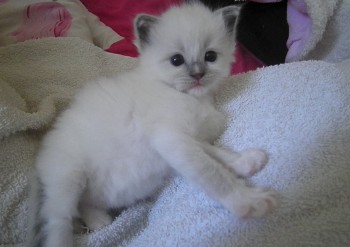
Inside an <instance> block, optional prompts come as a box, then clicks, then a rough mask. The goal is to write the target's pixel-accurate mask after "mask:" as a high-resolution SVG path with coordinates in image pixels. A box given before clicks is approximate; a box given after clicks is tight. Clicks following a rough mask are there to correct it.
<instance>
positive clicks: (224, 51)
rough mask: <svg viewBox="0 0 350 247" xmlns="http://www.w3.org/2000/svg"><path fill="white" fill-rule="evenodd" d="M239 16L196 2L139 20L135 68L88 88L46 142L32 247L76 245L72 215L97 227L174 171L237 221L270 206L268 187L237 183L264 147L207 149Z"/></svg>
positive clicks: (216, 128)
mask: <svg viewBox="0 0 350 247" xmlns="http://www.w3.org/2000/svg"><path fill="white" fill-rule="evenodd" d="M238 12H239V11H238V9H237V8H236V7H233V6H231V7H226V8H223V9H219V10H216V11H214V12H213V11H211V10H209V9H207V8H206V7H204V6H203V5H200V4H198V3H197V4H196V3H192V4H186V5H182V6H177V7H173V8H171V9H170V10H169V11H167V12H166V13H164V14H163V15H162V16H160V17H155V16H150V15H139V16H137V17H136V18H135V21H134V27H135V36H136V41H135V43H136V45H137V47H138V49H139V52H140V59H139V61H140V63H139V66H138V67H137V68H136V69H134V70H133V71H131V72H127V73H124V74H121V75H118V76H117V77H115V78H112V79H99V80H97V81H95V82H93V83H90V84H88V85H87V86H86V87H84V88H83V89H82V90H81V91H80V92H79V93H78V94H77V96H76V98H75V100H74V101H73V102H72V104H71V106H70V107H69V109H67V110H66V111H65V112H64V113H63V114H62V115H61V116H60V117H59V118H58V120H57V122H56V124H55V128H54V129H53V130H52V131H51V132H49V133H48V135H47V136H46V137H45V139H44V141H43V147H42V150H41V152H40V153H39V155H38V159H37V166H36V168H37V175H36V176H37V183H36V187H37V189H36V190H35V191H36V192H37V195H36V204H37V212H36V213H35V214H33V216H32V218H33V219H34V218H35V223H34V224H32V225H33V227H32V228H33V234H32V235H30V236H29V242H28V244H29V246H37V245H38V244H41V245H42V246H50V247H53V246H57V247H62V246H73V245H74V244H73V231H72V228H73V227H72V219H73V218H76V217H80V218H82V220H83V221H84V222H85V223H86V225H87V226H88V227H89V229H91V230H97V229H100V228H102V227H104V226H105V225H108V224H110V223H111V222H112V220H113V219H112V218H111V216H110V215H109V214H107V210H108V209H110V208H118V207H124V206H128V205H130V204H132V203H134V202H136V201H137V200H140V199H143V198H145V197H147V196H149V195H151V194H152V193H153V192H154V191H155V190H156V189H157V188H158V187H159V186H160V185H161V184H162V182H163V180H164V178H165V177H166V176H167V175H168V174H170V173H171V172H173V171H175V172H177V173H178V174H180V175H182V176H184V177H185V178H187V179H188V180H189V181H192V182H193V183H195V184H197V185H199V186H200V187H201V188H203V189H204V190H205V191H206V192H207V193H208V194H209V195H210V196H212V197H213V198H215V199H217V200H218V201H219V202H221V203H222V204H223V205H224V206H225V207H226V208H227V209H229V210H230V211H231V212H232V213H233V214H235V215H237V216H238V217H243V218H249V217H259V216H262V215H264V214H266V213H268V212H269V211H270V210H271V209H272V208H273V207H274V206H275V204H276V201H275V199H274V194H273V193H272V192H271V191H266V190H262V189H259V188H251V187H247V186H246V185H245V184H244V183H243V180H242V179H239V178H237V177H238V176H243V177H247V176H252V175H253V174H255V173H256V172H258V171H259V170H260V169H261V168H262V167H263V166H264V165H265V164H266V163H267V156H266V154H265V153H264V152H263V151H260V150H257V149H251V150H247V151H245V152H242V153H234V152H231V151H229V150H226V149H223V148H219V147H215V146H213V141H214V140H215V139H216V138H217V137H218V136H219V135H220V133H221V132H222V131H223V129H224V126H225V118H224V116H223V114H222V113H221V112H219V111H217V110H216V109H215V108H214V105H213V93H214V92H215V90H216V88H217V87H218V86H219V85H220V83H221V82H222V81H223V79H224V78H226V77H227V76H228V75H229V72H230V66H231V62H232V61H233V52H234V43H235V22H236V19H237V16H238ZM33 197H34V200H35V195H34V196H33Z"/></svg>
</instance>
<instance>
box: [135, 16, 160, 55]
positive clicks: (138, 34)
mask: <svg viewBox="0 0 350 247" xmlns="http://www.w3.org/2000/svg"><path fill="white" fill-rule="evenodd" d="M157 22H158V18H157V17H155V16H153V15H146V14H141V15H138V16H136V18H135V20H134V32H135V45H136V47H137V49H138V50H139V52H140V51H141V50H142V49H143V48H145V46H147V45H148V44H149V43H150V32H151V29H152V27H153V26H154V24H156V23H157Z"/></svg>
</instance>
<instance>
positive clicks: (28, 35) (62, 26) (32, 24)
mask: <svg viewBox="0 0 350 247" xmlns="http://www.w3.org/2000/svg"><path fill="white" fill-rule="evenodd" d="M71 23H72V16H71V15H70V13H69V11H68V10H67V9H66V8H65V7H64V6H63V5H62V4H60V3H56V2H43V3H35V4H31V5H28V6H27V7H26V8H25V9H24V11H23V21H22V25H21V26H20V28H19V29H18V30H17V31H15V32H13V33H12V35H13V36H15V37H16V39H17V40H18V41H25V40H28V39H39V38H46V37H61V36H66V35H67V31H68V30H69V28H70V26H71Z"/></svg>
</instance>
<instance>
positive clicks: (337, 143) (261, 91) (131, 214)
mask: <svg viewBox="0 0 350 247" xmlns="http://www.w3.org/2000/svg"><path fill="white" fill-rule="evenodd" d="M3 2H5V4H9V3H10V2H11V0H8V2H7V3H6V1H1V3H0V4H4V3H3ZM58 2H59V1H58ZM310 2H311V0H310V1H306V0H305V4H306V7H307V11H309V10H310V8H314V7H312V6H316V4H314V3H313V4H310ZM313 2H317V1H313ZM318 2H319V5H318V6H317V7H318V9H319V10H322V8H328V5H326V4H323V3H324V2H323V1H318ZM2 10H3V9H2V8H1V6H0V13H3V12H1V11H2ZM349 10H350V6H349V4H348V2H347V1H345V0H344V1H336V2H334V8H332V11H331V10H329V11H318V12H317V11H312V12H308V13H309V17H310V18H311V20H313V22H312V24H313V26H312V27H311V30H312V32H311V34H310V35H311V36H309V37H311V38H310V40H311V39H312V40H318V41H317V42H316V41H315V44H313V45H312V46H302V47H301V48H302V49H300V50H299V52H300V53H298V54H299V55H300V54H302V55H301V56H302V57H303V58H305V59H306V58H315V57H317V58H318V60H310V61H296V62H292V63H287V64H282V65H278V66H269V67H264V68H260V69H257V70H254V71H250V72H247V73H243V74H239V75H235V76H233V77H230V78H228V79H227V81H226V82H225V84H224V85H223V86H222V88H221V89H220V91H219V93H218V95H217V106H218V108H219V109H220V110H222V111H223V112H224V113H225V114H226V115H227V120H228V124H227V128H226V130H225V132H224V133H223V135H222V136H221V137H220V138H219V139H218V140H217V142H216V145H219V146H225V147H227V148H230V149H234V150H238V151H239V150H243V149H245V148H249V147H260V148H263V149H265V150H267V151H268V153H269V155H270V162H269V164H268V165H267V166H266V168H264V169H263V170H262V171H261V172H260V173H258V174H257V175H256V176H254V177H252V178H251V179H249V180H248V181H247V182H248V183H251V184H258V185H260V186H265V187H271V188H273V189H274V190H276V191H277V192H278V193H279V197H280V198H279V202H280V205H279V207H278V208H277V210H276V211H275V212H274V213H273V214H271V215H269V216H268V217H265V218H261V219H256V220H249V221H245V220H239V219H237V218H235V217H234V216H232V215H231V214H230V213H229V212H228V211H227V210H226V209H224V208H223V207H221V206H220V204H218V203H216V202H215V201H213V200H211V199H210V198H209V197H208V196H207V195H206V194H205V193H204V192H203V191H202V190H201V189H200V188H198V187H196V186H195V185H193V184H191V183H189V182H188V181H186V180H184V179H183V178H181V177H173V178H170V179H169V180H167V181H166V182H165V183H164V186H163V187H162V188H161V189H160V190H159V191H158V192H157V193H156V194H155V195H153V196H152V197H151V198H149V199H147V200H144V201H140V202H139V203H136V204H135V205H133V206H131V207H129V208H126V209H123V210H121V212H119V214H118V215H116V218H115V220H114V221H113V223H112V224H111V225H109V226H106V227H105V228H103V229H101V230H99V231H96V232H92V233H88V234H87V233H84V234H80V235H79V234H78V235H76V241H77V244H78V246H101V247H102V246H103V247H104V246H220V247H221V246H264V247H265V246H267V247H268V246H271V247H272V246H273V247H279V246H281V247H282V246H283V247H293V246H318V247H319V246H320V247H323V246H324V247H329V246H331V247H332V246H334V247H339V246H340V247H342V246H344V247H345V246H349V245H350V235H349V229H350V213H349V205H350V198H349V196H348V195H349V194H350V153H349V150H350V106H349V102H350V86H349V81H350V72H349V71H350V70H349V68H350V56H348V54H349V52H350V48H349V46H347V44H348V43H347V42H348V39H346V38H345V37H346V35H349V33H350V32H346V30H347V29H348V27H347V25H345V24H344V23H343V21H346V20H348V19H347V18H348V17H346V15H345V13H348V11H349ZM325 13H326V14H325ZM321 14H322V16H318V15H321ZM323 15H326V16H323ZM342 17H344V18H345V19H342ZM322 18H323V19H322ZM321 19H322V20H325V21H319V22H317V20H321ZM3 20H4V19H3V18H0V23H1V21H3ZM339 25H340V26H339ZM316 28H320V29H322V30H323V31H320V32H321V33H322V34H321V35H320V36H318V37H317V38H315V37H313V35H314V34H315V35H316V34H317V35H318V32H316V31H313V30H314V29H316ZM0 30H2V29H0ZM338 32H340V33H339V35H335V36H334V35H333V36H332V35H329V33H330V34H336V33H338ZM343 32H344V34H343ZM1 37H3V36H1ZM331 37H333V40H331ZM310 47H311V48H310ZM322 47H323V48H324V47H327V49H323V50H322V49H321V48H322ZM104 50H105V47H102V46H97V45H96V44H95V43H94V42H93V41H92V40H91V39H84V38H83V37H77V36H74V35H72V36H71V35H67V36H65V37H49V38H42V39H30V40H26V41H24V42H17V41H16V42H13V43H11V44H2V45H1V47H0V171H1V172H0V212H1V213H0V246H4V247H10V246H23V241H24V237H25V233H26V230H27V228H26V227H27V214H28V212H27V210H28V209H27V204H28V177H27V175H28V172H29V171H30V170H31V169H32V168H33V165H34V161H35V156H36V153H37V151H38V148H39V147H40V140H41V137H42V136H43V135H44V134H45V132H46V131H47V130H48V129H49V128H50V126H51V124H52V123H53V121H54V120H55V117H56V116H57V115H58V114H59V112H60V111H62V110H63V109H65V108H66V106H67V105H68V104H69V102H70V100H71V98H72V97H73V95H74V93H75V92H76V90H78V89H79V88H80V87H81V86H82V85H84V84H85V83H86V82H87V81H90V80H93V79H95V78H96V77H99V76H111V75H114V74H117V73H121V72H123V71H125V70H128V69H131V68H133V67H134V66H135V64H136V63H137V61H136V59H134V58H131V57H126V56H122V55H118V54H114V53H110V52H106V51H104ZM322 60H324V61H322Z"/></svg>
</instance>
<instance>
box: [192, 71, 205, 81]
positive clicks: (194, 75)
mask: <svg viewBox="0 0 350 247" xmlns="http://www.w3.org/2000/svg"><path fill="white" fill-rule="evenodd" d="M204 74H205V73H204V72H199V73H193V74H190V76H191V77H193V78H194V79H196V80H200V79H201V78H202V77H203V76H204Z"/></svg>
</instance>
